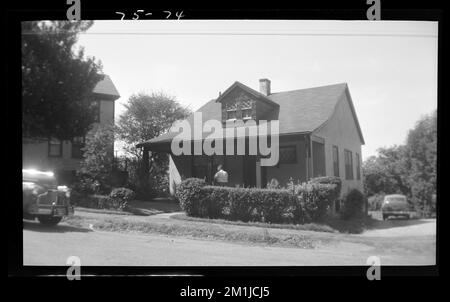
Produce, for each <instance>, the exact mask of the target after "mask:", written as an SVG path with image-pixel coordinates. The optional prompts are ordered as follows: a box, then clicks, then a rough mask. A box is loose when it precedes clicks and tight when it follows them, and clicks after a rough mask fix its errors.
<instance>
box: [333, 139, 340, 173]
mask: <svg viewBox="0 0 450 302" xmlns="http://www.w3.org/2000/svg"><path fill="white" fill-rule="evenodd" d="M333 171H334V176H337V177H339V149H338V147H337V146H333Z"/></svg>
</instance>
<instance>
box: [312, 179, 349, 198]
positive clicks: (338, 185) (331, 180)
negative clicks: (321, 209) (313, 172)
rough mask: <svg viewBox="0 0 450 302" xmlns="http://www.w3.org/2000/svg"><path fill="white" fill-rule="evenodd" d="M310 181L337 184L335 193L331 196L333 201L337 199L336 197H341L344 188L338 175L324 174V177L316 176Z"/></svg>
mask: <svg viewBox="0 0 450 302" xmlns="http://www.w3.org/2000/svg"><path fill="white" fill-rule="evenodd" d="M309 182H310V183H318V184H330V185H336V187H335V189H334V195H332V196H330V198H332V199H333V200H332V201H335V200H336V199H339V197H340V196H341V189H342V181H341V179H340V178H339V177H336V176H322V177H316V178H313V179H311V180H310V181H309Z"/></svg>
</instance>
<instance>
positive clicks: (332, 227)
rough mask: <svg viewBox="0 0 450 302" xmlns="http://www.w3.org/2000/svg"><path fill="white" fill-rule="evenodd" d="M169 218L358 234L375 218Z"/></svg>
mask: <svg viewBox="0 0 450 302" xmlns="http://www.w3.org/2000/svg"><path fill="white" fill-rule="evenodd" d="M171 218H173V219H178V220H187V221H197V222H208V223H215V224H225V225H242V226H256V227H261V228H274V229H289V230H301V231H313V232H327V233H338V232H339V233H346V234H360V233H362V232H364V231H365V230H366V229H368V228H370V226H372V225H373V224H374V223H375V222H376V220H374V219H372V218H370V217H364V218H354V219H350V220H343V219H340V218H337V217H327V218H326V219H325V220H324V221H323V222H321V223H305V224H277V223H263V222H242V221H232V220H225V219H210V218H200V217H191V216H187V215H186V214H175V215H172V216H171Z"/></svg>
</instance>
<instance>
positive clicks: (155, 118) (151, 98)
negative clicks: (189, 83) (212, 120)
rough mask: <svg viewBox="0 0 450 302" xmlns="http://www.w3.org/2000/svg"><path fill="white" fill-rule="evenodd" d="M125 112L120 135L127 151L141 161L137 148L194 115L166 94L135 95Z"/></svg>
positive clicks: (121, 119) (140, 152)
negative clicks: (178, 121) (175, 123)
mask: <svg viewBox="0 0 450 302" xmlns="http://www.w3.org/2000/svg"><path fill="white" fill-rule="evenodd" d="M125 109H126V110H125V112H124V113H123V114H122V115H121V116H120V118H119V122H118V124H117V126H118V130H117V131H118V132H117V133H118V137H119V138H120V139H121V140H122V141H123V142H124V143H125V146H124V149H125V150H126V151H127V152H129V153H130V154H132V155H134V156H136V157H137V158H141V157H142V151H141V150H140V149H138V148H136V144H138V143H142V142H144V141H146V140H149V139H152V138H154V137H157V136H159V135H160V134H163V133H164V132H167V131H168V130H169V129H170V127H171V126H172V124H173V123H174V122H175V121H177V120H181V119H184V118H186V117H187V116H188V115H189V113H190V111H189V110H188V109H186V108H184V107H182V106H181V105H180V104H179V103H178V102H177V101H176V99H175V98H174V97H171V96H168V95H167V94H165V93H163V92H158V93H151V94H150V95H147V94H145V93H138V94H134V95H132V96H131V97H130V98H129V100H128V103H127V104H126V105H125Z"/></svg>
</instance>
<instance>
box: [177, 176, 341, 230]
mask: <svg viewBox="0 0 450 302" xmlns="http://www.w3.org/2000/svg"><path fill="white" fill-rule="evenodd" d="M176 192H177V198H178V200H179V201H180V206H181V208H182V209H183V210H184V211H185V212H186V214H187V215H188V216H194V217H208V218H223V219H229V220H240V221H259V222H269V223H297V224H301V223H307V222H311V221H318V220H320V219H322V218H323V216H324V215H325V214H326V211H327V209H328V207H329V206H330V205H331V203H332V202H333V201H334V199H333V198H335V196H336V185H335V184H322V183H306V184H301V185H297V186H295V187H294V190H288V189H262V188H233V187H219V186H209V185H206V183H205V182H204V181H203V180H201V179H196V178H188V179H186V180H184V181H182V182H181V184H180V185H179V186H178V187H177V190H176Z"/></svg>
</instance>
